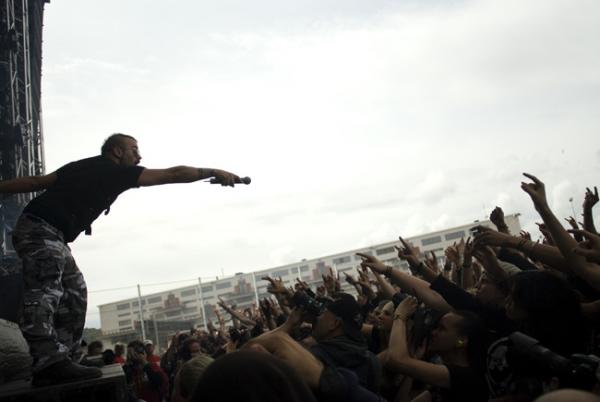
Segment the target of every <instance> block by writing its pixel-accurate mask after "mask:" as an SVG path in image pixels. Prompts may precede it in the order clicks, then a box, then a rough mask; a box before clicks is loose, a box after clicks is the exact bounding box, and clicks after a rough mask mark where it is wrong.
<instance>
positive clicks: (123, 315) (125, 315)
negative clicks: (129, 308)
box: [119, 312, 129, 317]
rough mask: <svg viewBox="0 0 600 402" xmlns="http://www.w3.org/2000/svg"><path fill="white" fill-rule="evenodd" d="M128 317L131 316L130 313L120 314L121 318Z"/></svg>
mask: <svg viewBox="0 0 600 402" xmlns="http://www.w3.org/2000/svg"><path fill="white" fill-rule="evenodd" d="M128 315H129V312H127V313H123V314H119V317H127V316H128Z"/></svg>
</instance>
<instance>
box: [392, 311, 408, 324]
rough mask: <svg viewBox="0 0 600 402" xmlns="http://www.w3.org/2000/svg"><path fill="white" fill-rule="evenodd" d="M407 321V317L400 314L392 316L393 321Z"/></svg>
mask: <svg viewBox="0 0 600 402" xmlns="http://www.w3.org/2000/svg"><path fill="white" fill-rule="evenodd" d="M407 319H408V317H405V316H404V315H402V314H399V313H396V314H394V321H396V320H400V321H403V322H406V320H407Z"/></svg>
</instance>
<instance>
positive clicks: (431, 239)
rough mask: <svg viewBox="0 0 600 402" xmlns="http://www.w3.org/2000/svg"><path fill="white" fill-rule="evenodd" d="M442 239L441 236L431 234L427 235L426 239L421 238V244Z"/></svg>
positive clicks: (428, 243)
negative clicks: (430, 235) (431, 235)
mask: <svg viewBox="0 0 600 402" xmlns="http://www.w3.org/2000/svg"><path fill="white" fill-rule="evenodd" d="M441 241H442V236H433V237H428V238H427V239H423V240H421V244H422V245H424V246H429V245H430V244H435V243H439V242H441Z"/></svg>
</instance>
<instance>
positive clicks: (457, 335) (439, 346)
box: [428, 310, 486, 368]
mask: <svg viewBox="0 0 600 402" xmlns="http://www.w3.org/2000/svg"><path fill="white" fill-rule="evenodd" d="M485 339H486V329H485V326H484V325H483V322H482V321H481V319H480V318H479V317H478V316H477V315H476V314H474V313H472V312H470V311H461V310H459V311H454V312H451V313H446V314H444V316H442V318H441V319H440V321H439V322H438V324H437V326H436V328H435V329H434V330H433V331H432V332H431V336H430V341H429V348H428V350H429V351H430V352H433V353H438V354H440V355H442V356H443V355H444V354H448V353H456V352H458V353H464V355H465V356H466V357H467V360H468V361H469V365H470V366H471V367H476V368H482V367H483V359H484V348H485Z"/></svg>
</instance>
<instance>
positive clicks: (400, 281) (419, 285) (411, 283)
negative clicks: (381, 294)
mask: <svg viewBox="0 0 600 402" xmlns="http://www.w3.org/2000/svg"><path fill="white" fill-rule="evenodd" d="M399 252H400V251H399ZM356 255H358V256H359V257H361V258H362V259H363V261H362V263H361V265H362V266H365V267H369V268H371V269H372V270H373V271H375V272H378V273H380V274H382V275H385V276H387V277H388V278H390V280H391V281H392V283H396V284H397V285H398V286H400V287H401V288H402V289H403V290H404V291H406V292H414V293H415V294H416V296H417V297H418V298H419V299H420V300H422V301H423V302H424V303H425V304H426V305H428V306H429V307H431V308H434V309H436V310H439V311H449V310H451V309H452V308H451V306H450V305H449V304H448V303H447V302H446V301H445V300H444V298H443V297H442V296H441V295H440V294H439V293H437V292H436V291H434V290H431V288H430V287H429V282H426V281H424V280H422V279H419V278H417V277H416V276H412V275H409V274H405V273H404V272H401V271H400V270H398V269H393V268H392V267H389V266H387V265H385V264H384V263H383V262H381V261H380V260H378V259H377V258H375V257H373V256H372V255H368V254H362V253H356ZM413 264H414V261H413ZM417 269H419V270H423V272H426V271H430V272H433V271H431V270H429V269H428V268H427V267H425V264H423V263H418V264H417ZM436 276H437V274H435V273H433V275H430V276H429V277H430V278H435V277H436Z"/></svg>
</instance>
